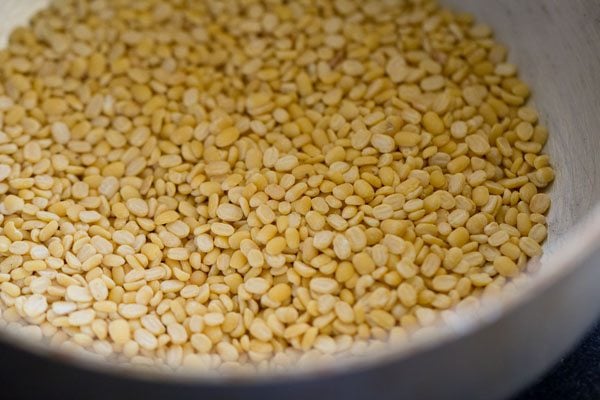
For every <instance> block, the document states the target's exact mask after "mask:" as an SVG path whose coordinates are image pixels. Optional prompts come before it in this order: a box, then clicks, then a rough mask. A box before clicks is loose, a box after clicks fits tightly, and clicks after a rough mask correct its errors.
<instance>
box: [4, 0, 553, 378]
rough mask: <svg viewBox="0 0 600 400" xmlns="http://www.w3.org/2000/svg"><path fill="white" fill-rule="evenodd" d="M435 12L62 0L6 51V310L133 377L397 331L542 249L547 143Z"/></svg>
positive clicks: (508, 71)
mask: <svg viewBox="0 0 600 400" xmlns="http://www.w3.org/2000/svg"><path fill="white" fill-rule="evenodd" d="M505 59H506V49H505V47H503V46H502V45H499V44H497V43H495V42H494V41H493V39H492V37H491V32H490V29H489V28H488V27H486V26H484V25H478V24H474V22H473V19H472V18H471V17H470V16H468V15H455V14H452V13H450V12H448V11H447V10H444V9H441V8H439V7H438V6H437V5H436V3H435V2H434V1H430V0H411V1H408V0H406V1H395V0H388V1H385V0H383V1H362V0H330V1H323V0H318V1H317V0H305V1H298V2H289V3H288V2H284V1H282V0H262V1H259V0H249V1H239V0H228V1H222V0H204V1H191V0H189V1H185V0H170V1H164V0H143V1H135V2H132V1H129V0H93V1H79V0H66V1H58V2H56V3H55V4H54V5H53V6H51V7H50V8H49V9H47V10H45V11H42V12H41V13H40V14H38V15H37V16H36V17H35V18H34V19H33V21H32V22H31V26H30V27H29V28H19V29H16V30H15V31H14V32H13V33H12V36H11V38H10V43H9V45H8V47H7V49H6V50H3V51H2V52H1V53H0V83H1V85H0V129H1V131H0V164H1V165H0V193H1V200H2V202H1V205H0V213H1V214H0V226H1V228H0V254H1V261H0V282H1V284H0V290H1V292H0V300H1V303H2V320H3V321H5V322H4V324H5V325H8V326H9V327H14V326H17V325H19V324H22V325H24V326H25V328H24V331H25V332H28V333H29V334H31V335H34V336H37V337H40V338H41V337H46V338H48V339H49V341H50V342H52V343H54V344H57V345H62V346H64V347H66V348H73V347H78V348H85V349H88V350H90V351H92V352H94V353H97V354H100V355H102V356H106V357H117V358H123V359H128V360H130V361H132V362H134V363H145V364H162V363H166V364H168V365H170V366H173V367H177V366H180V365H186V366H205V367H211V368H231V367H235V366H236V365H242V364H245V365H247V364H249V363H250V362H255V363H259V366H268V365H270V366H283V365H287V364H289V363H295V362H296V361H298V360H300V361H301V360H302V359H303V357H309V358H310V357H317V356H318V355H320V354H324V355H333V354H343V353H348V352H359V351H361V349H362V350H364V349H367V348H368V343H373V342H374V343H377V342H385V341H388V340H403V339H404V338H405V337H407V336H409V335H410V334H412V333H414V332H418V331H419V329H421V328H423V327H427V326H430V325H431V324H433V323H434V322H435V321H436V320H438V319H439V318H440V313H441V311H442V310H447V309H449V308H450V307H452V306H455V305H457V304H460V303H466V302H473V303H477V301H478V300H477V299H478V297H479V295H481V294H484V293H485V292H486V291H489V290H497V289H498V288H499V287H501V286H502V285H504V283H505V282H507V279H510V278H512V277H514V276H516V275H517V274H519V271H520V270H522V269H523V267H524V266H525V264H526V262H527V260H528V258H529V257H534V256H538V255H539V254H540V253H541V248H540V243H541V242H542V241H543V240H544V239H545V237H546V219H545V217H544V214H545V213H546V211H547V210H548V207H549V203H550V200H549V198H548V196H547V195H546V194H543V193H539V191H540V189H542V188H544V187H545V186H547V185H548V184H549V183H550V182H551V181H552V180H553V176H554V174H553V170H552V168H551V167H550V166H549V162H548V156H547V155H544V154H542V153H541V150H542V146H543V145H544V143H545V141H546V138H547V131H546V129H545V128H543V127H542V126H540V125H538V123H537V122H538V115H537V113H536V112H535V111H534V110H533V109H531V108H529V107H526V106H525V105H524V104H525V102H526V99H527V97H528V96H529V89H528V87H527V85H526V84H524V83H523V82H522V81H520V80H519V79H518V78H517V75H516V73H517V71H516V67H515V66H514V65H512V64H509V63H507V62H506V60H505Z"/></svg>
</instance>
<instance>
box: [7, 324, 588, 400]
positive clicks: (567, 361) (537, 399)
mask: <svg viewBox="0 0 600 400" xmlns="http://www.w3.org/2000/svg"><path fill="white" fill-rule="evenodd" d="M105 382H106V381H105V380H102V377H101V376H99V377H98V379H97V382H95V383H92V385H93V386H94V387H93V388H90V387H88V388H82V387H81V385H82V384H81V382H78V375H77V372H76V371H74V370H70V369H64V368H62V367H60V366H57V365H53V364H52V365H51V364H50V363H48V362H44V361H41V360H39V359H36V358H34V357H33V356H31V355H29V354H25V353H23V352H19V351H17V350H15V349H13V348H11V347H7V346H4V345H0V400H12V399H45V400H54V399H60V400H67V399H81V400H88V399H91V398H94V399H109V400H120V399H127V400H138V399H141V400H143V398H144V397H145V396H144V395H145V393H140V392H139V390H137V389H135V388H134V387H131V386H127V384H126V383H125V384H124V383H123V382H121V383H120V384H117V385H112V384H110V383H109V384H104V383H105ZM87 384H88V385H89V384H90V383H89V382H88V383H87ZM103 384H104V385H103ZM90 389H91V390H90ZM159 390H160V389H159ZM78 393H80V394H81V393H85V397H81V396H79V395H78ZM147 395H149V397H152V398H165V399H168V400H177V397H176V396H175V395H174V394H173V393H157V392H156V391H154V393H152V394H149V393H148V394H147ZM194 397H197V398H198V399H199V400H200V399H201V400H212V399H213V397H210V396H205V397H201V396H194ZM215 397H219V396H218V394H216V393H215ZM252 397H253V396H249V399H251V398H252ZM374 397H376V395H374ZM558 399H560V400H598V399H600V321H598V323H597V324H596V326H595V327H594V328H593V329H592V331H591V332H589V333H588V335H587V336H586V338H585V339H584V340H583V341H582V343H581V344H579V345H578V346H577V348H576V349H575V350H574V351H572V352H571V353H570V354H569V355H567V356H565V357H564V358H563V359H561V361H560V362H559V363H558V365H556V366H555V367H554V368H552V369H551V371H550V372H548V373H546V374H545V376H544V377H543V378H541V379H540V380H539V381H538V382H536V383H534V384H533V385H531V386H530V387H529V388H527V389H525V390H524V391H523V392H522V393H520V394H519V395H517V396H516V397H514V398H512V399H510V400H558ZM282 400H285V399H282ZM307 400H310V399H307ZM314 400H317V399H314ZM461 400H468V399H461Z"/></svg>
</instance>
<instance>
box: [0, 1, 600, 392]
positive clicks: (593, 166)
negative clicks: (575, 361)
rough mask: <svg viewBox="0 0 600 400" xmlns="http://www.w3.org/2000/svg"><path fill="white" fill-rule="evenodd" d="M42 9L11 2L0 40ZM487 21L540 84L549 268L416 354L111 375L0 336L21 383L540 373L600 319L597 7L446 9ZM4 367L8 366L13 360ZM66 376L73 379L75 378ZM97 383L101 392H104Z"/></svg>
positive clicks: (125, 388) (168, 384)
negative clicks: (291, 367) (551, 178)
mask: <svg viewBox="0 0 600 400" xmlns="http://www.w3.org/2000/svg"><path fill="white" fill-rule="evenodd" d="M45 4H46V1H45V0H27V1H23V0H4V1H3V2H1V3H0V14H2V15H3V23H2V25H1V26H0V45H2V44H3V43H4V41H5V40H6V35H7V33H8V32H10V30H11V29H13V28H14V27H15V26H18V25H20V24H23V23H26V21H27V19H28V18H29V17H30V16H31V15H32V13H34V12H35V11H36V10H37V9H39V8H40V7H43V6H44V5H45ZM442 4H443V5H445V6H449V7H451V8H452V9H454V10H460V11H466V12H470V13H473V14H474V15H475V16H476V18H477V20H478V21H480V22H484V23H487V24H489V25H490V26H491V27H492V28H493V30H494V32H495V34H496V38H497V39H498V40H499V41H501V42H503V43H504V44H506V45H507V46H508V48H509V50H510V59H511V61H513V62H514V63H515V64H516V65H517V66H518V67H519V71H520V76H521V77H522V79H523V80H524V81H525V82H527V83H528V84H530V85H531V87H532V90H533V100H532V102H533V103H534V104H535V106H536V108H537V109H538V110H539V111H540V118H541V120H542V121H543V122H544V123H545V124H546V125H547V126H548V127H549V131H550V137H549V141H548V145H547V146H546V151H547V152H548V153H549V154H550V157H551V160H552V163H553V166H554V169H555V171H556V180H555V182H554V184H553V185H552V187H551V188H550V190H549V193H550V195H551V198H552V202H553V204H552V207H551V211H550V214H549V217H548V226H549V236H548V239H547V241H546V243H545V245H544V256H543V257H542V259H541V260H540V261H539V262H537V263H535V264H532V265H530V267H529V268H528V275H529V276H530V279H527V280H526V282H524V283H523V284H522V285H520V286H521V287H519V288H518V290H514V291H510V292H506V293H503V294H502V295H501V296H500V297H499V298H498V299H497V301H494V302H489V303H487V304H485V305H484V307H482V309H481V310H480V312H479V313H478V315H477V316H476V317H473V316H471V317H469V318H467V317H465V318H457V320H456V321H453V323H451V324H450V325H449V326H448V327H447V328H445V329H440V330H439V332H438V333H437V334H435V335H432V336H430V337H428V338H427V340H422V341H420V342H418V343H415V344H414V345H412V346H409V347H408V348H398V349H391V350H388V351H386V352H385V353H381V354H380V353H378V354H372V355H367V356H365V357H363V358H361V359H358V360H351V361H339V362H336V363H332V364H330V365H327V366H321V367H318V368H317V367H315V368H314V369H312V370H311V369H308V370H307V369H303V370H298V371H296V372H292V373H288V374H284V375H282V376H275V375H272V374H269V373H266V374H259V375H256V376H244V377H215V376H193V375H186V374H181V375H174V374H167V373H160V372H148V371H140V370H138V369H133V368H127V367H125V368H123V367H118V366H111V365H109V364H108V363H106V362H103V361H90V360H88V359H83V358H80V357H77V356H74V355H72V354H67V353H63V352H60V351H57V350H56V349H53V348H49V347H47V346H45V345H43V344H41V343H36V342H32V341H31V340H28V339H27V338H25V337H21V336H19V335H15V334H14V333H11V332H9V331H4V330H3V331H1V332H0V339H1V341H2V343H3V345H2V346H3V347H4V349H3V352H4V353H3V354H7V355H10V354H12V355H13V356H14V357H15V358H16V357H18V358H19V362H18V363H16V364H15V366H14V369H13V371H14V372H15V373H16V374H20V373H22V374H27V375H28V376H32V374H38V375H39V374H45V375H46V379H38V380H37V385H38V388H39V390H40V391H42V390H43V391H45V392H46V391H53V392H55V393H60V392H61V391H66V390H68V393H70V394H71V395H74V394H77V397H83V396H86V397H89V398H106V397H108V396H119V397H120V396H121V395H134V394H136V393H140V391H142V392H143V393H144V396H145V397H148V398H162V397H163V396H165V395H167V394H168V395H170V396H172V397H176V398H179V397H181V398H188V397H189V398H192V397H194V398H197V397H200V396H211V398H228V399H231V398H259V397H260V398H262V399H264V398H274V399H275V398H282V397H286V398H288V399H296V398H297V399H305V398H307V397H315V398H321V397H324V396H336V397H341V396H344V398H348V399H361V398H369V397H373V396H377V397H378V398H382V399H387V398H390V399H393V398H415V399H430V398H435V399H452V398H469V399H492V400H493V399H501V398H505V397H506V396H508V395H510V394H513V393H515V392H516V391H517V390H518V389H520V388H522V387H524V385H526V384H527V383H528V382H531V381H532V380H533V379H535V378H536V377H538V376H540V375H541V374H542V373H543V372H544V371H545V370H546V369H548V368H549V367H550V366H551V365H552V364H553V363H554V362H556V361H557V360H558V359H559V357H560V356H561V355H563V354H564V353H565V352H566V351H568V350H569V349H570V348H571V347H572V346H573V345H574V344H575V343H576V342H577V340H578V339H580V338H581V336H582V335H583V333H584V332H585V331H586V330H587V329H588V328H589V327H590V326H591V325H592V324H593V323H594V321H595V320H596V319H597V318H598V316H599V315H600V291H598V289H597V283H598V282H600V265H599V264H600V157H598V154H599V152H600V131H599V127H600V94H599V93H600V3H599V2H597V1H595V0H581V1H577V2H565V1H559V0H550V1H546V0H531V1H526V2H525V1H519V0H504V1H501V2H499V1H494V0H485V1H483V0H445V1H442ZM7 359H8V358H7ZM65 376H70V377H73V376H76V377H77V382H75V383H74V384H73V383H69V386H68V387H67V386H66V383H67V382H70V380H69V381H65V380H64V378H62V377H65ZM99 387H101V388H102V390H101V391H98V388H99Z"/></svg>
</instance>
